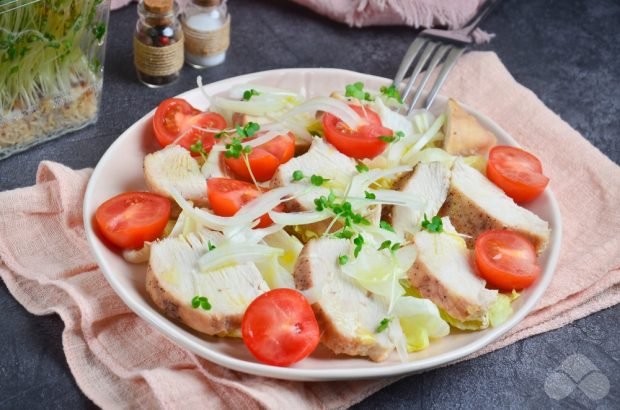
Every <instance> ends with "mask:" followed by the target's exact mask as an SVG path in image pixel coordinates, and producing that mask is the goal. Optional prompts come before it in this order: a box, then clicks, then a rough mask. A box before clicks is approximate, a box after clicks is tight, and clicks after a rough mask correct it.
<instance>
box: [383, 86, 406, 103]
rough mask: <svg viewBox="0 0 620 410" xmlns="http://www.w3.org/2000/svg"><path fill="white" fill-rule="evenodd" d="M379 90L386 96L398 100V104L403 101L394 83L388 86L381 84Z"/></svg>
mask: <svg viewBox="0 0 620 410" xmlns="http://www.w3.org/2000/svg"><path fill="white" fill-rule="evenodd" d="M379 91H381V94H383V95H385V96H386V97H387V98H393V99H395V100H396V101H398V103H399V104H402V103H403V99H402V98H401V96H400V93H399V92H398V90H397V89H396V86H395V85H394V84H392V85H390V86H389V87H386V86H383V87H381V88H380V89H379Z"/></svg>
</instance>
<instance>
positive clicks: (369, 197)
mask: <svg viewBox="0 0 620 410" xmlns="http://www.w3.org/2000/svg"><path fill="white" fill-rule="evenodd" d="M364 197H365V198H366V199H377V195H376V194H374V193H372V192H368V191H364Z"/></svg>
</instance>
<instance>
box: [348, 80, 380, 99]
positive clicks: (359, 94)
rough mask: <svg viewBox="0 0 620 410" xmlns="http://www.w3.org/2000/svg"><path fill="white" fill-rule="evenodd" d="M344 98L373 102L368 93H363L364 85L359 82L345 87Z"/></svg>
mask: <svg viewBox="0 0 620 410" xmlns="http://www.w3.org/2000/svg"><path fill="white" fill-rule="evenodd" d="M344 96H345V97H353V98H357V99H358V100H366V101H373V100H374V98H373V97H372V96H371V95H370V93H369V92H366V91H364V83H363V82H361V81H358V82H356V83H353V84H348V85H347V86H346V87H345V93H344Z"/></svg>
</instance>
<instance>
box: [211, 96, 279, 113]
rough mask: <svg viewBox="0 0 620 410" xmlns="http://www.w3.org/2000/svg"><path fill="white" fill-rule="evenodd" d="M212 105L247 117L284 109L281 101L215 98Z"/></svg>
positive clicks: (273, 99) (272, 99) (271, 99)
mask: <svg viewBox="0 0 620 410" xmlns="http://www.w3.org/2000/svg"><path fill="white" fill-rule="evenodd" d="M214 103H215V104H214V105H215V106H216V107H218V108H219V109H222V110H225V111H229V112H240V113H243V114H248V115H255V116H263V115H265V114H267V113H273V112H276V111H280V110H282V109H283V108H284V106H285V102H284V101H283V100H281V99H275V98H264V99H261V100H250V101H238V100H230V99H228V98H224V97H220V96H217V97H215V99H214Z"/></svg>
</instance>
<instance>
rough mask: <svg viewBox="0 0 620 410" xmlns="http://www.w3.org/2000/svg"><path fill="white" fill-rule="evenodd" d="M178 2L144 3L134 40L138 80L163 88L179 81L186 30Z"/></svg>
mask: <svg viewBox="0 0 620 410" xmlns="http://www.w3.org/2000/svg"><path fill="white" fill-rule="evenodd" d="M178 14H179V9H178V6H177V5H176V3H175V2H174V0H140V3H139V4H138V17H139V18H138V23H137V24H136V32H135V35H134V38H133V47H134V64H135V66H136V71H137V74H138V79H139V80H140V82H142V83H143V84H146V85H147V86H149V87H161V86H163V85H166V84H170V83H172V82H174V81H175V80H177V79H178V78H179V74H180V72H181V68H183V30H182V29H181V26H180V24H179V20H178V18H177V16H178Z"/></svg>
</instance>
